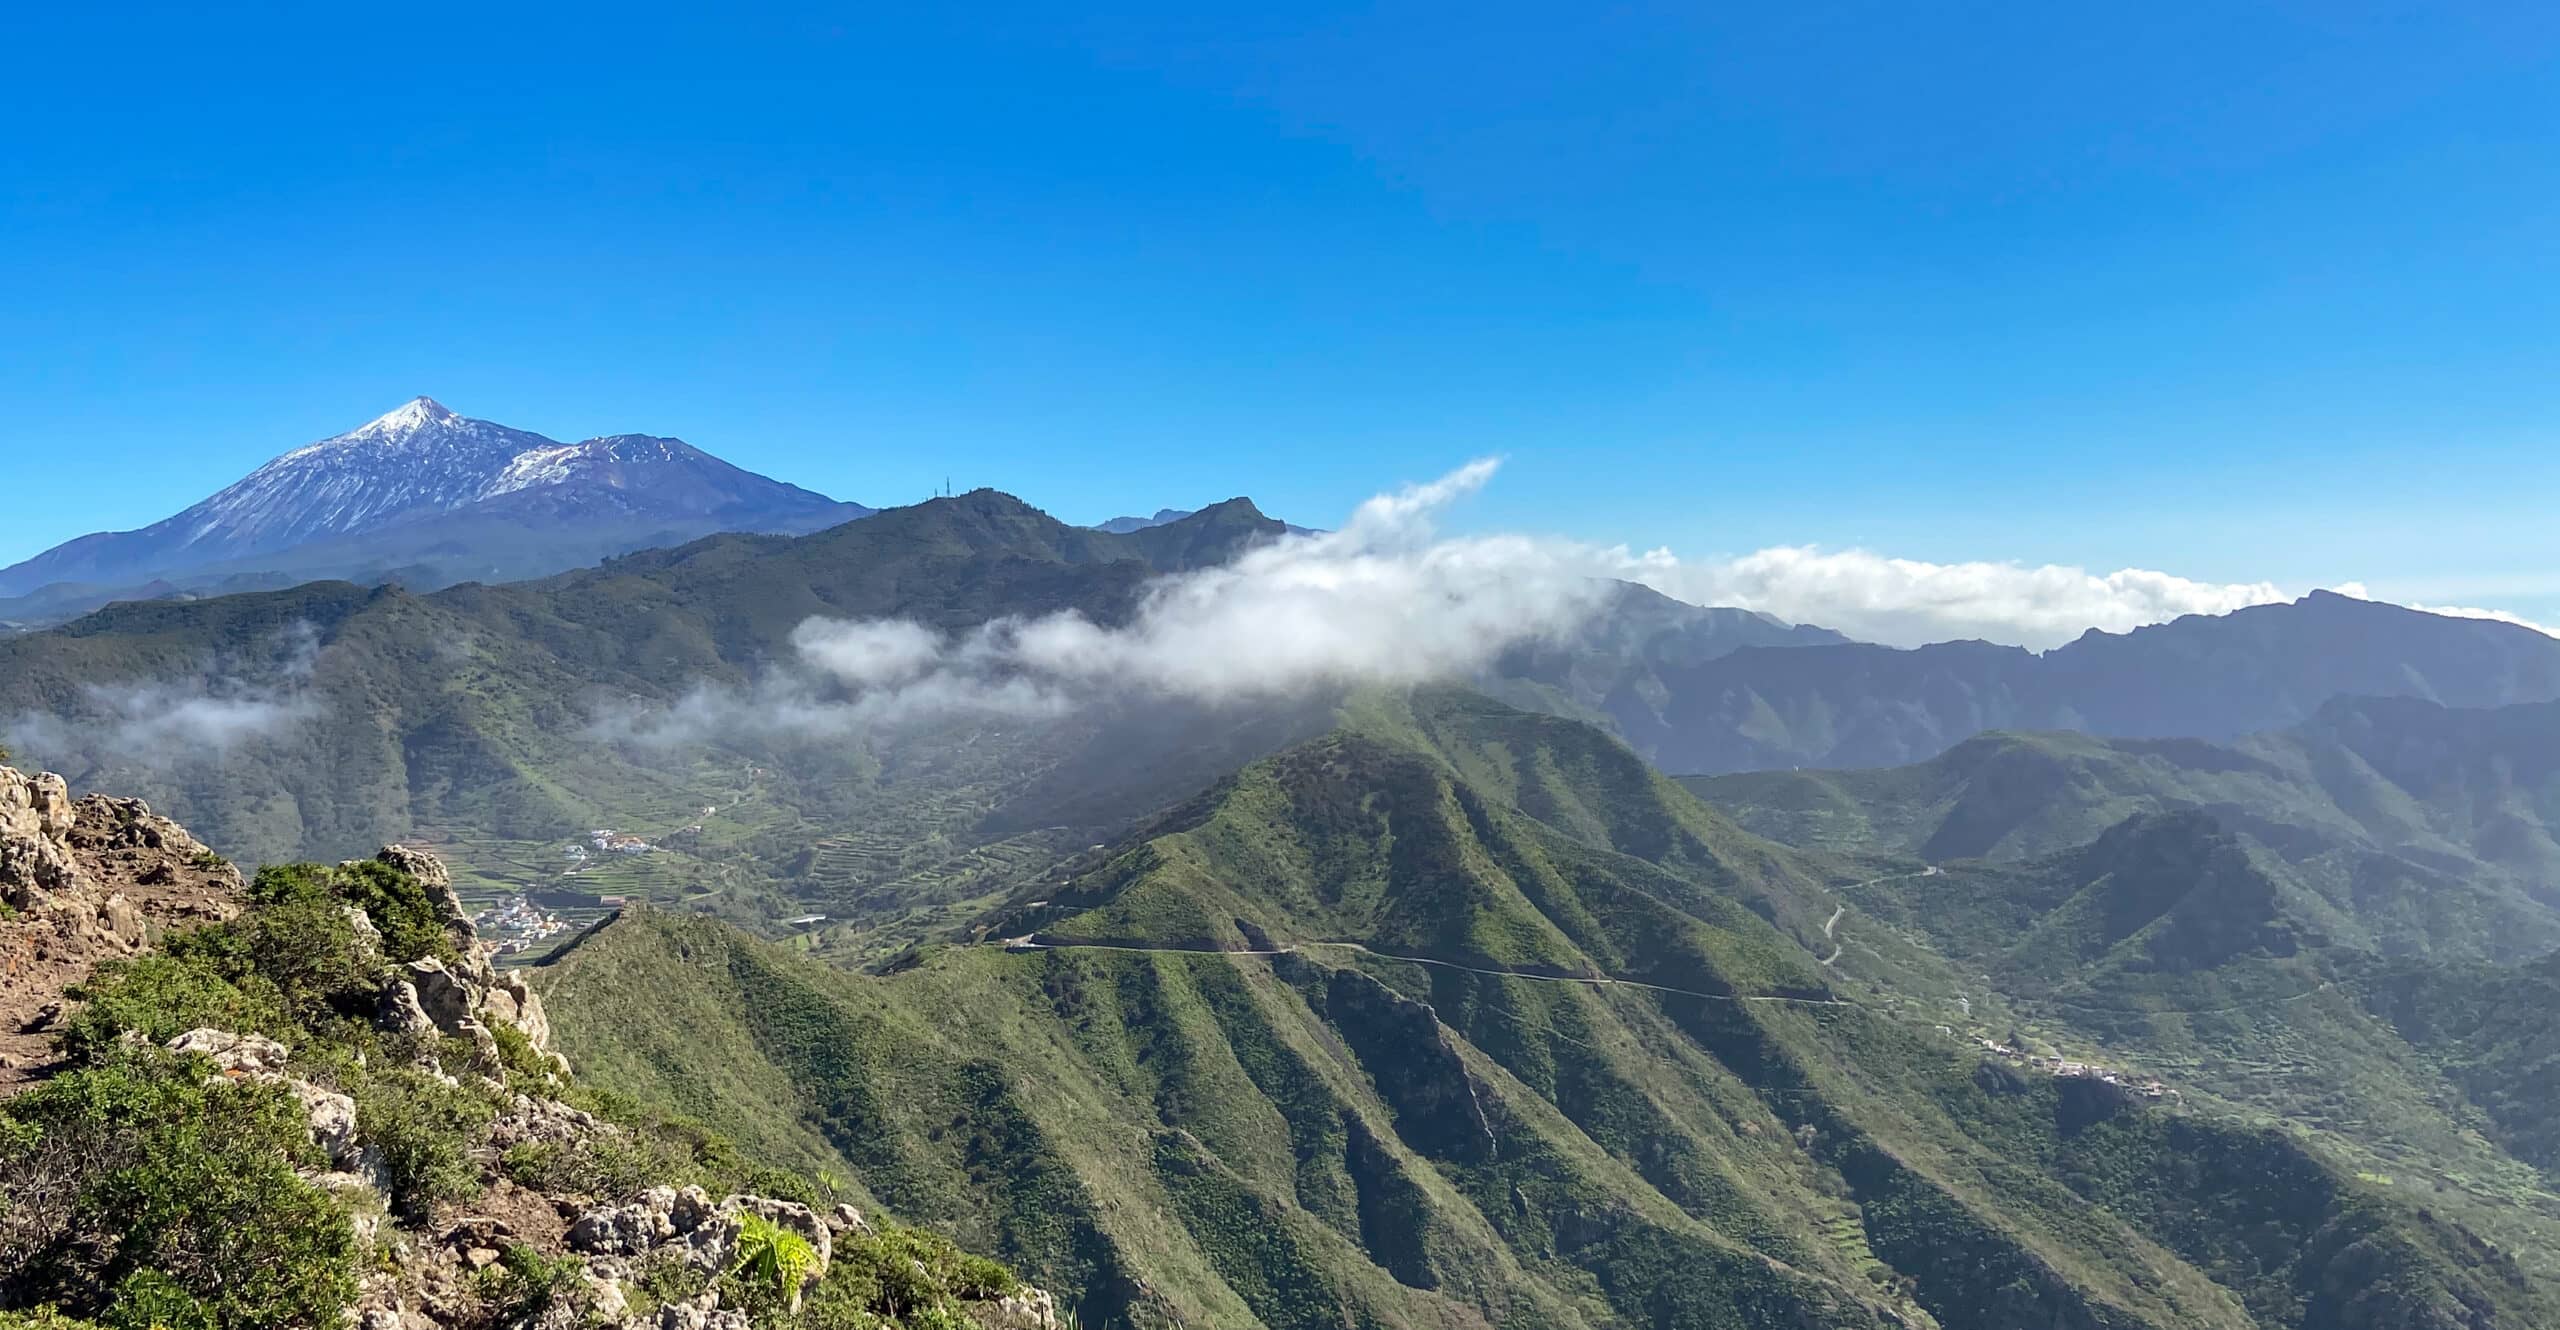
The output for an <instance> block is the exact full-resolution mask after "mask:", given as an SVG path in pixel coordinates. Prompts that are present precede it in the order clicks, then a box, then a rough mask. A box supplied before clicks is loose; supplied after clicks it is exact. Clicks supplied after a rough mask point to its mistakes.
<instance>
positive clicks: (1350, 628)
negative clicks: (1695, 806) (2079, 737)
mask: <svg viewBox="0 0 2560 1330" xmlns="http://www.w3.org/2000/svg"><path fill="white" fill-rule="evenodd" d="M1497 466H1498V464H1497V463H1496V462H1494V461H1492V460H1490V459H1488V460H1480V461H1476V462H1471V463H1469V464H1467V465H1466V466H1464V467H1461V468H1460V469H1458V470H1457V471H1454V472H1451V473H1450V474H1449V475H1447V476H1444V477H1442V478H1440V479H1438V480H1436V481H1432V482H1430V483H1428V484H1423V485H1415V486H1411V487H1408V488H1406V489H1403V490H1399V491H1396V492H1394V493H1391V494H1382V495H1379V496H1378V497H1376V498H1373V499H1371V500H1369V501H1368V502H1367V503H1365V504H1363V505H1361V507H1360V509H1359V510H1358V511H1357V512H1355V513H1354V514H1353V515H1352V517H1351V519H1350V520H1349V521H1348V522H1345V523H1344V524H1343V525H1342V527H1341V528H1340V529H1339V530H1336V531H1331V532H1324V533H1316V534H1308V535H1292V536H1288V537H1285V538H1282V539H1280V540H1277V541H1273V542H1271V543H1269V544H1265V545H1260V546H1257V547H1255V548H1253V549H1251V550H1249V551H1248V552H1246V553H1245V554H1244V555H1243V556H1242V557H1240V558H1238V559H1237V560H1236V561H1235V562H1233V563H1232V564H1228V565H1226V566H1223V567H1218V568H1210V569H1204V570H1200V571H1196V572H1190V573H1184V574H1179V575H1175V576H1171V577H1166V578H1162V579H1159V580H1158V581H1157V582H1155V583H1154V584H1153V585H1152V586H1151V587H1150V588H1149V590H1148V591H1147V592H1146V595H1145V598H1144V600H1143V601H1142V602H1141V604H1140V606H1139V608H1138V610H1137V611H1136V613H1135V614H1134V615H1132V616H1131V618H1130V619H1129V621H1128V622H1126V623H1119V624H1109V625H1106V624H1101V623H1096V622H1094V621H1093V620H1091V619H1088V618H1086V617H1084V616H1083V615H1081V614H1076V613H1060V614H1051V615H1045V616H1040V617H1032V618H1026V617H1013V618H1005V619H999V620H996V621H994V622H991V623H987V624H983V625H981V626H979V627H976V628H973V629H970V630H967V631H965V632H959V633H946V632H942V631H938V630H936V629H933V628H930V627H926V626H924V625H921V624H917V623H914V622H910V621H907V620H900V619H892V620H882V619H866V620H847V619H832V618H813V619H810V620H808V621H806V622H804V623H802V624H801V625H800V626H799V628H798V630H797V631H795V632H794V633H793V634H792V636H791V647H792V655H791V656H790V657H789V658H788V660H787V661H786V662H785V663H784V664H783V665H781V666H780V667H778V668H776V669H773V670H771V671H769V672H768V673H767V674H766V675H765V676H764V677H763V678H762V679H761V680H760V681H758V682H757V683H756V684H754V685H753V686H750V687H746V688H727V687H716V688H715V687H705V688H700V689H696V690H695V691H693V692H692V693H691V694H689V695H687V696H686V697H684V698H683V699H681V700H680V701H678V702H677V703H675V704H674V705H673V706H671V707H664V708H657V709H651V710H626V711H623V712H619V713H616V714H611V715H608V716H606V717H604V718H603V719H602V720H600V722H599V724H598V730H599V733H600V734H601V735H602V736H603V737H607V738H612V739H617V740H626V741H640V742H668V743H674V742H689V741H693V740H697V739H702V738H708V737H714V736H749V735H759V734H761V735H771V736H801V737H814V738H824V737H828V736H834V735H841V734H845V733H850V732H856V731H868V730H874V729H879V728H882V727H894V726H899V725H910V724H917V723H927V722H933V721H939V720H947V719H953V718H963V717H970V718H1021V719H1030V718H1037V717H1045V716H1057V715H1061V714H1064V713H1066V712H1068V711H1071V710H1073V709H1075V708H1077V707H1078V706H1081V705H1084V704H1086V703H1089V702H1091V701H1094V700H1095V699H1097V698H1101V697H1105V696H1109V697H1115V698H1129V697H1146V696H1156V697H1165V698H1174V699H1180V700H1184V701H1189V702H1202V703H1211V704H1215V703H1220V702H1227V701H1235V700H1250V699H1262V698H1272V697H1278V696H1284V695H1291V694H1303V693H1305V692H1307V691H1308V690H1311V689H1317V688H1326V687H1338V686H1345V685H1357V684H1369V683H1383V684H1397V683H1413V682H1420V681H1424V680H1430V679H1457V678H1465V677H1468V676H1470V675H1475V674H1479V673H1481V672H1483V671H1484V670H1485V669H1487V668H1488V667H1490V666H1491V665H1492V663H1493V662H1494V661H1495V659H1496V658H1497V657H1499V656H1500V655H1501V654H1502V653H1504V652H1505V651H1508V650H1510V649H1512V648H1514V647H1517V646H1521V645H1524V644H1528V643H1531V642H1537V641H1549V642H1553V641H1561V640H1565V639H1569V638H1570V637H1571V636H1572V635H1573V634H1574V633H1575V632H1576V631H1577V630H1578V629H1580V628H1581V627H1582V626H1583V625H1584V624H1585V623H1586V622H1587V621H1588V620H1589V619H1590V617H1591V616H1592V615H1593V614H1594V613H1595V612H1597V611H1598V610H1599V608H1600V607H1601V605H1602V604H1603V603H1604V602H1605V600H1606V588H1607V585H1608V582H1609V580H1611V579H1617V580H1624V581H1631V582H1640V583H1643V584H1645V585H1647V586H1650V587H1652V588H1654V589H1655V590H1657V591H1661V592H1663V593H1664V594H1666V595H1669V596H1672V597H1674V598H1676V599H1679V600H1684V601H1688V602H1690V603H1693V604H1698V605H1726V606H1735V607H1739V608H1743V609H1750V610H1757V611H1760V612H1763V613H1767V614H1771V615H1775V616H1776V617H1778V618H1781V619H1786V620H1790V621H1793V622H1797V623H1813V624H1820V625H1823V626H1825V627H1829V628H1835V629H1838V630H1840V631H1842V632H1844V633H1847V634H1849V635H1850V636H1852V637H1856V638H1861V639H1864V640H1867V641H1871V642H1881V643H1885V644H1887V645H1893V646H1916V645H1919V644H1921V643H1925V642H1938V641H1946V640H1949V639H1952V638H1984V639H1988V640H1991V641H1995V642H2003V643H2010V644H2015V645H2021V646H2027V647H2034V648H2048V647H2053V646H2058V645H2060V644H2062V643H2064V642H2068V641H2070V640H2071V639H2072V638H2075V637H2077V636H2079V635H2080V634H2081V633H2083V632H2085V631H2086V630H2088V629H2091V628H2100V629H2105V630H2107V631H2110V632H2123V631H2127V630H2130V629H2134V628H2138V627H2141V626H2142V625H2144V624H2151V623H2159V622H2162V621H2164V620H2168V619H2173V618H2176V617H2178V616H2180V615H2184V614H2224V613H2228V612H2230V611H2233V610H2237V609H2241V608H2244V607H2246V606H2250V605H2259V604H2266V603H2269V602H2274V601H2283V600H2288V599H2291V598H2292V593H2289V592H2287V591H2286V590H2284V589H2282V588H2279V587H2277V586H2276V585H2275V584H2273V583H2269V582H2242V583H2216V582H2200V581H2195V580H2193V579H2190V578H2184V577H2179V576H2176V575H2174V574H2170V573H2165V572H2158V571H2154V570H2150V569H2142V568H2126V569H2119V570H2117V571H2114V572H2109V573H2094V572H2090V571H2088V570H2086V569H2082V568H2074V567H2067V566H2060V565H2043V566H2028V565H2024V564H2017V563H1989V562H1977V563H1928V562H1923V561H1918V560H1912V559H1895V558H1889V557H1886V556H1884V555H1880V554H1875V553H1871V552H1869V551H1866V550H1855V549H1852V550H1838V551H1830V550H1822V549H1817V548H1813V547H1810V546H1780V547H1776V548H1772V549H1765V550H1761V551H1758V552H1756V553H1753V554H1747V555H1743V556H1741V557H1738V558H1724V559H1708V560H1699V561H1684V560H1682V559H1680V558H1677V557H1676V556H1674V555H1672V554H1671V553H1670V552H1668V551H1663V550H1656V551H1652V552H1649V553H1636V552H1632V551H1630V550H1628V549H1626V548H1624V547H1617V548H1603V547H1599V546H1593V545H1585V544H1578V543H1574V542H1571V541H1565V540H1558V539H1550V538H1541V537H1532V536H1518V535H1494V536H1469V537H1444V536H1442V535H1440V534H1439V533H1438V531H1437V529H1436V528H1437V519H1438V518H1439V516H1440V514H1441V512H1442V511H1443V510H1444V509H1445V508H1447V507H1448V506H1449V505H1450V504H1451V503H1453V502H1456V501H1457V500H1459V499H1462V498H1464V497H1465V496H1467V495H1470V494H1472V493H1474V492H1475V491H1477V490H1479V489H1481V488H1482V487H1483V486H1484V485H1485V484H1486V483H1487V482H1489V481H1490V480H1491V479H1492V478H1493V476H1494V473H1495V471H1496V470H1497ZM2350 585H2352V584H2350ZM2354 593H2356V594H2361V588H2354ZM2439 612H2442V613H2453V614H2474V615H2481V616H2483V617H2492V618H2501V619H2506V620H2508V621H2510V622H2516V623H2523V622H2524V621H2523V620H2521V619H2518V618H2516V617H2515V616H2513V615H2503V614H2493V613H2490V612H2487V611H2477V610H2443V611H2439ZM2528 626H2532V625H2528Z"/></svg>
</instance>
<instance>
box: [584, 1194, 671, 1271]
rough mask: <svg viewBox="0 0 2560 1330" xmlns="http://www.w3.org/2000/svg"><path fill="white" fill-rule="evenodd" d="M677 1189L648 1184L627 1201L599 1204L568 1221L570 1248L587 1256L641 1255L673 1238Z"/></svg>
mask: <svg viewBox="0 0 2560 1330" xmlns="http://www.w3.org/2000/svg"><path fill="white" fill-rule="evenodd" d="M675 1200H676V1191H675V1188H673V1187H651V1188H649V1189H648V1190H646V1191H643V1192H641V1193H640V1195H639V1196H638V1197H636V1198H635V1199H633V1200H632V1201H631V1202H630V1203H629V1204H627V1205H607V1206H599V1207H597V1208H596V1209H593V1210H589V1211H587V1212H586V1213H585V1214H582V1215H580V1216H578V1218H577V1219H576V1220H575V1221H574V1222H572V1223H571V1224H570V1225H569V1249H570V1250H571V1251H576V1252H584V1253H586V1254H588V1255H590V1256H643V1255H646V1254H648V1253H649V1252H650V1251H651V1250H652V1249H654V1248H655V1247H657V1246H658V1245H659V1244H660V1243H664V1242H670V1241H673V1240H674V1239H675V1237H676V1225H675Z"/></svg>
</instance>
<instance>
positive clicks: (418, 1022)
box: [373, 979, 436, 1039]
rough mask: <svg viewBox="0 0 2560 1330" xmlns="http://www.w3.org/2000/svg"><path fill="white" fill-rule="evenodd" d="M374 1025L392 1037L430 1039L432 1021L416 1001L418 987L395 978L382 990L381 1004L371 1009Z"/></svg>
mask: <svg viewBox="0 0 2560 1330" xmlns="http://www.w3.org/2000/svg"><path fill="white" fill-rule="evenodd" d="M373 1023H374V1024H375V1025H377V1026H379V1027H381V1028H382V1029H385V1030H388V1031H390V1032H392V1033H393V1034H405V1035H409V1036H412V1037H414V1038H418V1039H433V1038H434V1037H435V1035H436V1023H435V1018H434V1017H431V1016H429V1015H427V1009H426V1007H425V1006H424V1005H423V1004H421V1003H420V1002H419V1001H418V986H417V985H416V984H413V983H410V982H409V981H408V980H406V979H394V980H392V981H391V982H390V983H389V984H388V985H386V986H385V987H384V988H383V990H382V1001H381V1002H380V1003H379V1004H378V1005H377V1006H376V1007H375V1008H374V1013H373Z"/></svg>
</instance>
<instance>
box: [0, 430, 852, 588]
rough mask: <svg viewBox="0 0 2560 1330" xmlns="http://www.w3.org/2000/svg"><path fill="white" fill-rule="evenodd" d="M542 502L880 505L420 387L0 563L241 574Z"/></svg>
mask: <svg viewBox="0 0 2560 1330" xmlns="http://www.w3.org/2000/svg"><path fill="white" fill-rule="evenodd" d="M536 503H538V504H540V505H542V507H543V509H544V513H545V516H544V517H543V518H542V521H543V522H544V523H546V524H548V525H551V526H554V527H562V528H564V529H563V530H561V531H560V532H557V533H554V534H559V535H563V536H568V535H574V529H575V528H576V527H577V526H578V525H579V524H580V523H582V522H584V523H592V524H596V525H597V526H599V527H601V526H603V525H608V524H613V523H620V524H622V525H623V526H626V527H631V526H639V527H640V528H641V530H640V531H639V532H638V534H639V535H641V536H649V535H655V534H660V533H662V532H663V533H690V534H702V533H705V532H708V531H717V530H753V531H771V530H814V529H816V527H817V526H822V525H832V524H833V523H834V522H838V521H844V520H847V519H849V518H852V517H859V516H862V515H864V514H866V513H868V512H869V511H870V510H869V509H866V508H862V507H860V506H859V505H849V504H838V503H835V502H834V501H832V500H830V499H828V498H826V497H825V496H824V495H820V494H813V493H811V492H809V491H807V490H803V489H799V488H797V487H795V486H791V485H785V484H782V483H780V482H778V481H774V480H770V479H767V478H765V477H763V476H759V475H756V474H754V473H752V472H748V471H742V470H740V469H738V468H737V467H733V466H731V465H729V464H728V463H726V462H723V461H721V460H719V459H718V458H715V457H712V456H710V455H709V454H707V453H704V452H701V451H700V450H698V449H695V448H692V447H690V446H688V445H686V444H684V443H681V442H679V441H677V440H674V439H659V438H653V437H650V436H647V435H638V434H618V435H611V436H606V437H601V438H592V439H586V440H583V441H581V442H578V443H562V442H560V441H559V440H557V439H550V438H545V437H543V436H542V435H539V434H535V433H532V432H530V431H527V430H520V429H513V428H510V427H508V426H505V425H501V424H498V423H496V422H494V421H488V420H475V419H473V418H471V417H469V416H464V415H460V414H457V413H455V412H454V411H453V410H451V409H450V408H448V407H446V406H445V405H444V404H443V403H441V402H438V401H436V400H435V399H434V398H431V397H413V398H411V399H409V400H408V401H406V402H403V403H401V404H400V405H399V406H397V407H394V408H392V409H391V410H389V411H386V412H384V413H383V414H381V415H379V416H376V417H374V418H373V419H371V420H368V421H366V422H365V423H364V424H361V425H358V426H357V427H355V428H354V429H351V430H348V431H347V432H345V433H343V434H335V435H331V436H330V437H328V438H325V439H321V440H318V441H316V442H313V443H308V444H304V445H303V446H301V447H299V448H295V449H293V450H291V451H289V452H285V453H283V454H280V455H279V456H277V457H276V458H275V459H274V460H272V461H270V462H268V463H266V464H265V465H264V466H261V467H259V468H258V469H257V470H255V471H252V472H250V473H249V474H248V475H246V476H244V477H242V478H241V479H240V480H238V481H237V482H235V483H233V484H231V485H230V486H228V487H226V488H224V489H223V490H221V491H220V492H219V493H216V494H214V495H213V496H211V497H209V498H207V499H205V500H204V501H203V502H201V503H198V504H196V505H194V506H193V507H190V508H188V509H187V510H186V511H184V512H181V513H178V514H176V515H175V516H172V517H169V518H166V519H164V520H162V521H160V522H157V523H154V524H152V525H151V526H147V527H144V528H142V529H140V530H138V531H127V532H117V533H106V534H99V535H92V536H83V537H81V538H79V539H78V540H74V541H70V542H67V543H66V544H64V545H61V546H57V547H56V548H54V549H52V550H48V551H46V552H45V553H43V554H39V555H37V556H36V557H35V558H33V559H30V560H28V561H26V562H25V563H22V564H19V565H17V566H16V567H13V568H8V569H0V596H11V595H24V594H27V593H28V592H31V591H33V590H35V589H37V588H39V587H43V586H48V585H53V584H57V583H75V582H76V583H92V582H94V583H100V584H109V583H113V582H114V581H116V580H118V579H139V578H142V577H145V576H161V575H164V574H168V573H171V572H175V571H183V570H187V569H204V568H213V567H224V568H235V569H236V568H241V567H244V566H249V565H254V564H255V563H257V562H258V561H259V560H262V559H265V558H268V557H269V556H274V555H277V554H278V553H279V552H282V551H288V550H292V549H296V548H298V547H303V546H308V545H313V544H315V543H317V542H326V541H334V540H343V539H344V538H346V537H351V536H357V535H362V534H366V533H372V532H377V531H382V530H384V529H386V528H389V527H393V526H400V527H403V528H404V530H405V529H407V528H409V527H411V526H413V525H414V524H416V523H419V522H422V521H431V520H433V519H435V518H437V517H440V516H444V515H450V514H458V513H463V512H466V511H468V512H473V513H488V512H491V511H493V505H510V507H508V508H507V510H506V511H508V512H513V513H517V514H522V513H524V512H526V511H529V510H528V509H527V507H526V505H528V504H536ZM513 520H517V521H525V520H530V519H526V518H523V517H521V516H519V517H517V518H515V519H513ZM453 543H454V542H453V539H447V540H446V541H445V542H443V545H442V546H440V548H447V549H450V548H451V547H452V546H453ZM581 548H582V549H583V548H584V547H581ZM584 561H585V558H584V557H581V558H579V559H577V560H575V561H573V563H572V565H570V566H574V562H584Z"/></svg>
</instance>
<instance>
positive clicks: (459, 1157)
mask: <svg viewBox="0 0 2560 1330" xmlns="http://www.w3.org/2000/svg"><path fill="white" fill-rule="evenodd" d="M353 1093H354V1097H355V1101H356V1133H357V1135H359V1136H361V1137H362V1138H363V1139H364V1141H365V1143H366V1144H368V1145H370V1146H372V1147H373V1148H374V1149H375V1150H376V1151H378V1152H379V1153H380V1154H381V1156H382V1166H383V1172H384V1174H385V1175H386V1178H387V1180H388V1181H389V1183H390V1192H391V1208H392V1211H393V1212H394V1213H396V1214H399V1215H401V1216H402V1217H404V1218H410V1219H419V1218H424V1217H425V1216H427V1215H428V1214H429V1213H431V1212H432V1211H433V1210H434V1209H435V1207H436V1206H438V1205H441V1204H444V1203H446V1202H449V1201H460V1200H468V1199H469V1198H471V1197H473V1196H477V1195H479V1194H480V1170H479V1167H478V1166H477V1165H476V1164H474V1163H473V1162H472V1160H471V1146H472V1143H473V1142H475V1141H477V1140H478V1139H479V1138H480V1134H481V1132H482V1130H483V1129H484V1128H486V1127H487V1126H488V1125H489V1122H490V1119H492V1118H494V1117H495V1116H497V1106H496V1105H495V1104H493V1103H491V1102H490V1099H489V1096H488V1095H487V1094H486V1093H484V1092H482V1091H480V1090H478V1089H474V1088H468V1087H466V1086H461V1085H447V1084H445V1083H444V1082H443V1081H441V1080H438V1079H437V1078H436V1077H435V1076H434V1075H432V1074H430V1073H428V1072H426V1071H423V1070H421V1069H419V1068H416V1067H386V1068H383V1069H381V1070H378V1071H375V1072H372V1073H371V1074H369V1075H366V1076H365V1077H364V1078H363V1079H362V1080H361V1081H359V1082H357V1083H356V1085H355V1086H354V1087H353Z"/></svg>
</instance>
